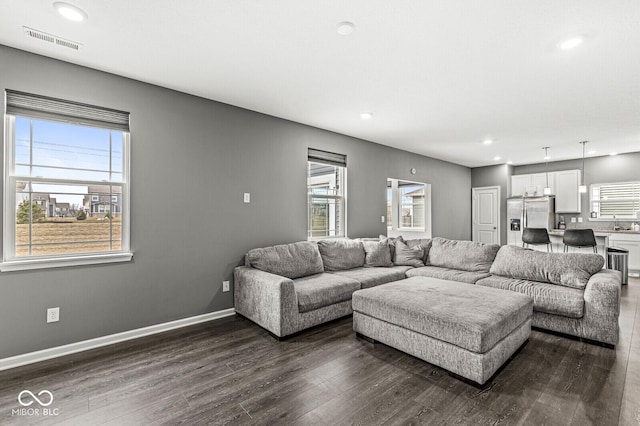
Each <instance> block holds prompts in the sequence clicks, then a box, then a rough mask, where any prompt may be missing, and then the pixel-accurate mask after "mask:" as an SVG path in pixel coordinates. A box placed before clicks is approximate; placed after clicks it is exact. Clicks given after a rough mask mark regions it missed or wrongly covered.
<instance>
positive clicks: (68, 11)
mask: <svg viewBox="0 0 640 426" xmlns="http://www.w3.org/2000/svg"><path fill="white" fill-rule="evenodd" d="M53 7H54V8H55V9H56V10H57V11H58V13H59V14H60V15H62V16H64V17H65V18H67V19H68V20H70V21H73V22H82V21H86V20H87V19H89V16H88V15H87V13H86V12H85V11H84V10H82V9H80V8H79V7H78V6H74V5H72V4H69V3H65V2H61V1H57V2H55V3H53Z"/></svg>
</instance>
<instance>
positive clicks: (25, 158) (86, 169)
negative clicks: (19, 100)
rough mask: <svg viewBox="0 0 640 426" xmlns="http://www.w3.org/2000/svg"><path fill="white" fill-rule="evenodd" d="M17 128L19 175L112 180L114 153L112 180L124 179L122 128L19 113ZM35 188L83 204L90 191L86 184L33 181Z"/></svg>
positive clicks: (71, 179) (16, 154) (17, 171)
mask: <svg viewBox="0 0 640 426" xmlns="http://www.w3.org/2000/svg"><path fill="white" fill-rule="evenodd" d="M30 124H31V126H30ZM30 127H31V129H30ZM31 130H32V131H33V134H32V135H31ZM15 131H16V134H15V137H16V144H15V158H16V168H15V170H16V174H17V175H18V176H29V175H31V176H32V177H44V178H55V179H65V180H68V181H70V182H69V183H72V182H73V181H83V180H94V181H109V180H110V175H109V170H110V164H109V159H110V157H111V172H112V174H111V181H115V182H118V181H121V180H122V147H123V134H122V132H119V131H114V130H107V129H101V128H95V127H87V126H79V125H73V124H68V123H60V122H54V121H45V120H36V119H29V118H24V117H16V126H15ZM110 138H111V143H110ZM110 145H111V155H110ZM30 166H31V169H30ZM30 170H31V174H30ZM33 189H34V192H46V193H50V194H51V195H52V196H53V197H55V198H56V199H57V200H58V201H61V202H69V203H72V204H81V203H82V196H83V195H84V194H86V192H87V186H86V185H60V184H56V185H52V184H47V185H42V184H39V185H35V184H34V188H33Z"/></svg>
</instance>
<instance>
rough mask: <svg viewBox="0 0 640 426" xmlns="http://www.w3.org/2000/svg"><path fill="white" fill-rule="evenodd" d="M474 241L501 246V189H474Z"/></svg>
mask: <svg viewBox="0 0 640 426" xmlns="http://www.w3.org/2000/svg"><path fill="white" fill-rule="evenodd" d="M471 192H472V202H471V209H472V212H471V214H472V217H473V227H472V234H473V241H477V242H480V243H487V244H500V187H499V186H488V187H483V188H472V189H471Z"/></svg>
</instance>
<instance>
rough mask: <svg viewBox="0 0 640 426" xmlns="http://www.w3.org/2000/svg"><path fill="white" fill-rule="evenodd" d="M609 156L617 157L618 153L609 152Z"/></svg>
mask: <svg viewBox="0 0 640 426" xmlns="http://www.w3.org/2000/svg"><path fill="white" fill-rule="evenodd" d="M609 155H610V156H612V157H613V156H614V155H618V153H617V152H610V153H609Z"/></svg>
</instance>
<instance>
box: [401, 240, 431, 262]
mask: <svg viewBox="0 0 640 426" xmlns="http://www.w3.org/2000/svg"><path fill="white" fill-rule="evenodd" d="M432 241H433V240H432V239H431V238H416V239H413V240H406V241H405V243H406V244H407V246H409V248H411V247H416V246H422V248H423V249H424V257H423V258H422V261H423V262H424V264H425V265H429V250H430V249H431V244H432Z"/></svg>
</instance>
